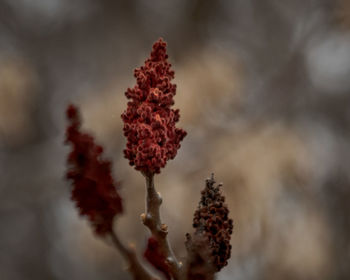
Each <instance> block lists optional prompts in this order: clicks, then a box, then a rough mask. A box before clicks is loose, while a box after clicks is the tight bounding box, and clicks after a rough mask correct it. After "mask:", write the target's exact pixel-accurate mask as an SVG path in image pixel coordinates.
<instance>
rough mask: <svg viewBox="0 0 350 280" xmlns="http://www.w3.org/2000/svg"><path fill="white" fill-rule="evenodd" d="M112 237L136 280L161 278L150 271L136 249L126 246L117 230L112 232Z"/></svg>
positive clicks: (156, 279)
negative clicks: (140, 259) (141, 261)
mask: <svg viewBox="0 0 350 280" xmlns="http://www.w3.org/2000/svg"><path fill="white" fill-rule="evenodd" d="M111 238H112V241H113V244H114V245H115V247H116V248H117V249H118V250H119V251H120V253H121V254H122V255H123V257H124V258H125V259H126V260H127V262H128V264H129V267H128V270H129V271H130V273H131V274H132V275H133V278H134V279H135V280H159V279H158V278H156V277H154V276H153V275H151V274H150V272H148V271H147V270H146V269H145V268H144V267H143V265H142V264H141V263H140V262H139V260H138V259H137V257H136V253H135V249H134V248H133V247H131V246H129V247H126V246H125V245H124V244H123V243H122V242H121V241H120V239H119V237H118V235H117V234H116V232H115V231H114V230H113V231H112V232H111Z"/></svg>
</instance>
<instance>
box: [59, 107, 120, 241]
mask: <svg viewBox="0 0 350 280" xmlns="http://www.w3.org/2000/svg"><path fill="white" fill-rule="evenodd" d="M66 114H67V118H68V120H69V122H70V124H69V126H68V128H67V131H66V143H67V144H68V143H70V144H71V145H72V147H73V149H72V151H71V153H70V154H69V156H68V164H69V166H70V168H69V169H68V171H67V174H66V175H67V178H68V179H70V180H72V185H73V189H72V196H71V198H72V200H73V201H75V203H76V206H77V208H78V209H79V211H80V214H81V215H82V216H87V217H88V219H89V221H90V222H91V224H92V226H93V228H94V230H95V232H96V234H98V235H100V236H103V235H105V234H107V233H110V232H111V231H112V225H113V219H114V217H115V216H116V215H117V214H121V213H122V212H123V206H122V199H121V197H120V196H119V194H118V193H117V190H116V188H117V187H118V184H117V183H115V182H114V180H113V178H112V175H111V163H110V162H109V161H107V160H102V159H101V158H100V157H101V154H102V152H103V148H102V147H101V146H99V145H96V144H95V142H94V139H93V137H92V136H90V135H88V134H86V133H82V132H80V126H81V120H80V117H79V112H78V109H77V108H76V107H75V106H73V105H70V106H69V107H68V109H67V112H66Z"/></svg>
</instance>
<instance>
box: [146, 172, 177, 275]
mask: <svg viewBox="0 0 350 280" xmlns="http://www.w3.org/2000/svg"><path fill="white" fill-rule="evenodd" d="M144 176H145V178H146V190H147V198H146V213H144V214H142V215H141V219H142V221H143V223H144V225H145V226H147V227H148V228H149V230H150V231H151V233H152V235H153V236H154V237H155V238H156V239H157V241H158V242H159V246H160V249H161V250H162V251H163V253H164V255H165V256H166V261H167V262H168V264H169V266H170V269H171V271H170V273H171V276H172V277H173V279H175V280H179V279H181V264H180V263H179V262H178V261H177V259H176V257H175V255H174V253H173V250H172V249H171V247H170V243H169V241H168V238H167V235H168V227H167V225H166V224H162V222H161V218H160V211H159V208H160V205H161V204H162V198H161V196H160V194H159V193H157V192H156V190H155V187H154V177H153V175H146V174H144Z"/></svg>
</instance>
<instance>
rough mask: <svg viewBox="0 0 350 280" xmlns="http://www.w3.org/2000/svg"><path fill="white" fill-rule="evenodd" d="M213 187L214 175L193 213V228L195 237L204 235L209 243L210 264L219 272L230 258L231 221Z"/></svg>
mask: <svg viewBox="0 0 350 280" xmlns="http://www.w3.org/2000/svg"><path fill="white" fill-rule="evenodd" d="M221 186H222V185H221V184H219V185H215V180H214V174H212V176H211V178H210V179H207V180H206V186H205V189H204V190H203V191H202V193H201V194H202V196H201V201H200V202H199V206H198V209H197V210H196V212H195V213H194V217H193V227H194V228H195V229H196V231H195V236H194V238H193V241H195V240H196V235H204V236H206V237H207V238H208V241H209V250H210V252H211V259H212V263H213V265H214V267H215V269H216V271H220V270H221V269H222V268H223V267H224V266H226V265H227V260H228V259H229V258H230V256H231V245H230V239H231V234H232V232H233V220H232V219H230V218H229V217H228V213H229V210H228V208H227V205H226V204H225V203H224V202H225V197H224V196H223V195H222V194H221V190H220V187H221Z"/></svg>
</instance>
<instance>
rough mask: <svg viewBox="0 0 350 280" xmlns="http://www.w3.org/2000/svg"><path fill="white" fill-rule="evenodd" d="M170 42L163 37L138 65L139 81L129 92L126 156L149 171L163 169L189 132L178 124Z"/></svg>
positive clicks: (138, 168) (125, 121) (125, 127)
mask: <svg viewBox="0 0 350 280" xmlns="http://www.w3.org/2000/svg"><path fill="white" fill-rule="evenodd" d="M167 59H168V55H167V54H166V43H165V42H164V41H163V40H162V39H159V40H158V41H157V42H156V43H155V44H154V45H153V50H152V52H151V56H150V58H149V59H147V60H146V61H145V65H144V66H142V67H140V68H137V69H135V74H134V76H135V77H136V85H135V86H134V87H133V88H129V89H128V90H127V92H126V93H125V95H126V97H127V98H128V99H130V101H129V102H128V107H127V109H126V111H125V112H124V113H123V114H122V119H123V121H124V135H125V136H126V138H127V145H126V149H125V150H124V154H125V157H126V158H127V159H128V160H129V162H130V165H132V166H135V168H136V169H137V170H140V171H142V172H144V173H146V174H154V173H159V172H160V169H161V168H163V167H164V166H165V165H166V162H167V161H168V160H169V159H173V158H175V156H176V153H177V150H178V149H179V148H180V142H181V141H182V139H183V138H184V137H185V135H186V132H185V131H184V130H182V129H179V128H176V127H175V124H176V123H177V122H178V121H179V117H180V115H179V110H174V109H172V108H171V106H172V105H173V104H174V100H173V97H174V95H175V93H176V85H175V84H172V83H171V82H170V81H171V80H172V79H173V78H174V71H172V70H170V66H171V64H170V63H168V61H167Z"/></svg>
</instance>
